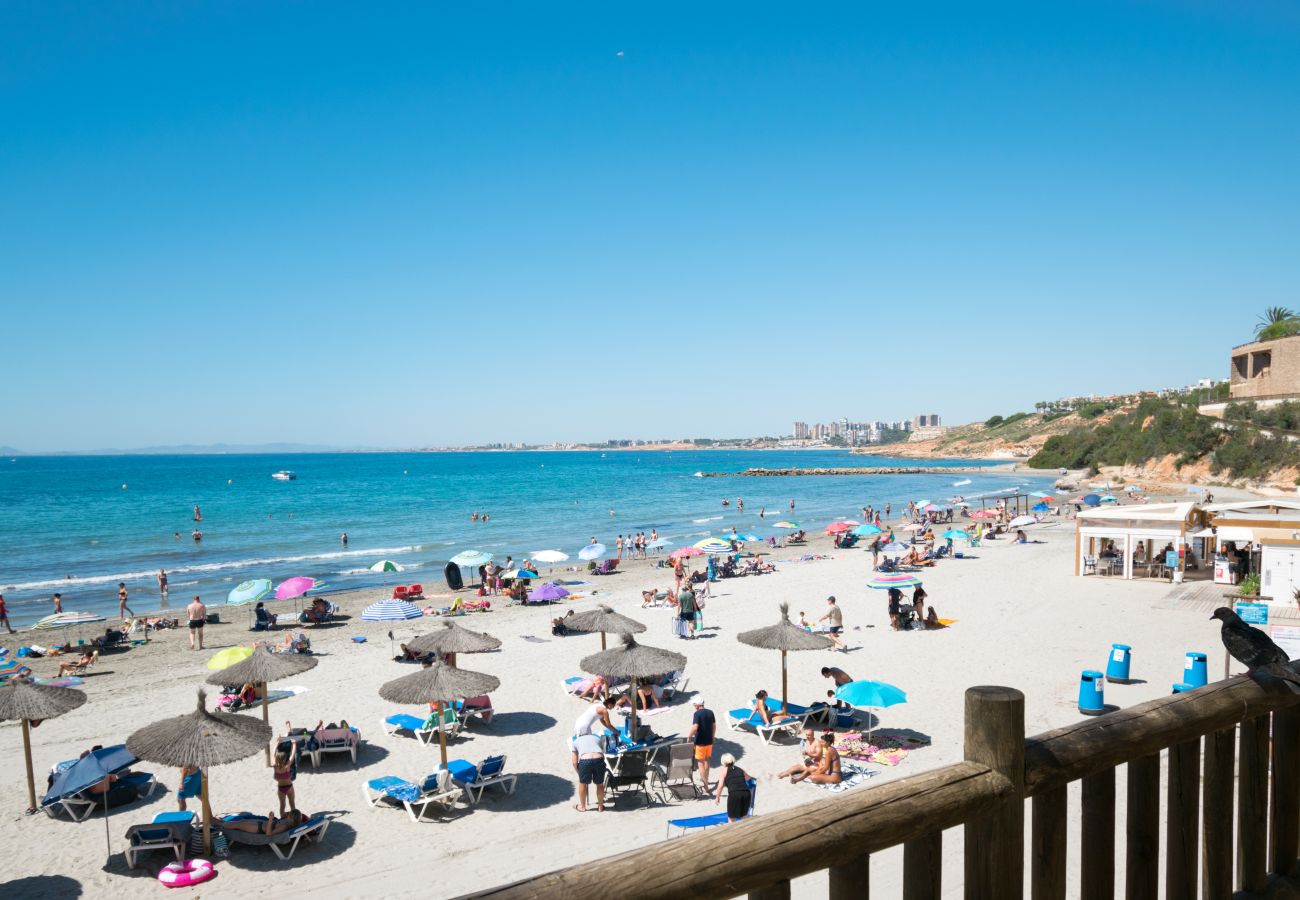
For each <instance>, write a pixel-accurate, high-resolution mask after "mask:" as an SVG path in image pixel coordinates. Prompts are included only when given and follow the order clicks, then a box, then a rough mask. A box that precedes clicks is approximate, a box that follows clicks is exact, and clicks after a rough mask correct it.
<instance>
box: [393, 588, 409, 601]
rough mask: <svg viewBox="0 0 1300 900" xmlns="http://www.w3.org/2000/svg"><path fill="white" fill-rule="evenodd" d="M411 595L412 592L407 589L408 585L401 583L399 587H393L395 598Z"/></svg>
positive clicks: (400, 598) (399, 598)
mask: <svg viewBox="0 0 1300 900" xmlns="http://www.w3.org/2000/svg"><path fill="white" fill-rule="evenodd" d="M409 596H410V592H409V591H407V589H406V585H404V584H399V585H398V586H397V587H395V588H393V599H394V600H405V599H406V598H407V597H409Z"/></svg>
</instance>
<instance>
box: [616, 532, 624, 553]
mask: <svg viewBox="0 0 1300 900" xmlns="http://www.w3.org/2000/svg"><path fill="white" fill-rule="evenodd" d="M614 552H615V553H616V554H617V557H616V558H617V559H622V558H623V535H621V534H620V535H619V536H618V540H616V541H615V542H614Z"/></svg>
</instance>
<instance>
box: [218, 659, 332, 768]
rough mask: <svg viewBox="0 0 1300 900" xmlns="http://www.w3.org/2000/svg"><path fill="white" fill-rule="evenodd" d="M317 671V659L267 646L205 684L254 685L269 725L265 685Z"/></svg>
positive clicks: (267, 753) (268, 757) (264, 718)
mask: <svg viewBox="0 0 1300 900" xmlns="http://www.w3.org/2000/svg"><path fill="white" fill-rule="evenodd" d="M314 668H316V659H315V657H311V656H302V655H301V654H298V653H272V652H271V651H270V650H269V649H268V648H266V647H259V648H257V649H255V650H254V651H253V655H252V656H250V657H248V659H245V660H243V661H242V662H237V663H235V664H234V665H233V666H229V667H228V668H225V669H221V670H219V671H217V672H214V673H213V674H211V675H209V676H208V677H207V679H206V681H207V683H208V684H215V685H217V686H218V687H220V686H221V685H223V684H245V683H247V684H255V685H257V688H258V693H259V694H260V696H261V698H262V721H263V722H266V723H268V724H269V723H270V721H271V718H270V713H269V712H268V711H267V708H266V706H267V704H266V685H267V682H269V681H279V680H280V679H281V678H292V677H293V676H294V675H301V674H302V673H303V672H306V671H307V670H308V669H314ZM266 759H267V762H270V761H271V746H270V744H268V745H267V747H266Z"/></svg>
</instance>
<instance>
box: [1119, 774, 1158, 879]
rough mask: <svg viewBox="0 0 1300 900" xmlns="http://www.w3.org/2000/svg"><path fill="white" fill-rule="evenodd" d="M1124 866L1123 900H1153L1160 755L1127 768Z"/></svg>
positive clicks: (1156, 849) (1155, 870)
mask: <svg viewBox="0 0 1300 900" xmlns="http://www.w3.org/2000/svg"><path fill="white" fill-rule="evenodd" d="M1127 832H1128V833H1127V841H1126V847H1125V863H1124V896H1125V898H1127V900H1156V898H1157V896H1158V895H1159V891H1160V754H1159V753H1153V754H1151V755H1150V756H1143V757H1140V758H1139V759H1135V760H1133V761H1132V762H1131V763H1129V764H1128V827H1127Z"/></svg>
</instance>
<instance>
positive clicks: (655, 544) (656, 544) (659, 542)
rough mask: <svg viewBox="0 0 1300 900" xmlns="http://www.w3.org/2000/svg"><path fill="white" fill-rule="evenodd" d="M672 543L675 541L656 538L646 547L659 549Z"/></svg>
mask: <svg viewBox="0 0 1300 900" xmlns="http://www.w3.org/2000/svg"><path fill="white" fill-rule="evenodd" d="M672 545H673V542H672V541H670V540H668V539H667V538H655V539H654V540H653V541H650V542H649V543H647V544H646V547H648V548H650V549H651V550H659V549H661V548H663V547H671V546H672Z"/></svg>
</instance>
